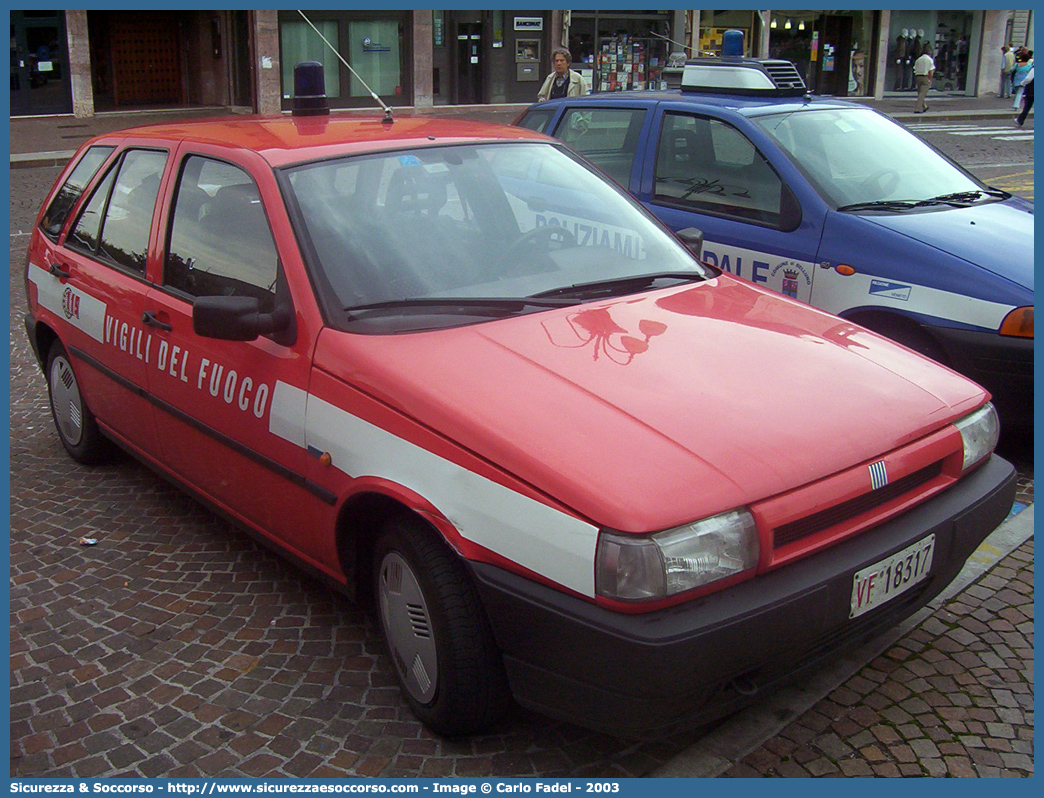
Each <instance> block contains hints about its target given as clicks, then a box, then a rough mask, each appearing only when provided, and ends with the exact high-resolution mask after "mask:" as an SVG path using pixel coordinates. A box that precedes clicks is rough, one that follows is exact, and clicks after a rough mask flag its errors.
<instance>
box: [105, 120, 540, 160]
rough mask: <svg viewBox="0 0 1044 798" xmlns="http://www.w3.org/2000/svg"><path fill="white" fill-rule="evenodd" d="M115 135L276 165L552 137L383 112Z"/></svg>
mask: <svg viewBox="0 0 1044 798" xmlns="http://www.w3.org/2000/svg"><path fill="white" fill-rule="evenodd" d="M111 135H119V136H133V137H135V138H156V139H164V140H175V141H199V142H208V143H212V144H224V145H227V146H231V147H243V148H246V149H249V150H253V151H255V152H257V153H259V154H260V155H261V156H262V157H263V158H264V159H265V160H266V161H268V163H270V164H271V165H272V166H274V167H278V166H285V165H287V164H292V163H300V162H302V161H309V160H314V159H319V158H327V157H331V156H334V155H347V154H353V153H363V152H373V151H379V150H390V149H397V148H400V147H419V146H427V145H430V144H432V143H441V144H446V143H464V142H477V141H518V140H531V141H553V139H550V138H549V137H547V136H544V135H542V134H540V133H534V132H533V131H531V130H526V129H525V128H519V127H510V126H508V125H499V124H494V123H490V122H473V121H468V120H462V119H446V118H444V117H429V116H407V117H401V118H397V119H396V120H395V121H394V122H393V123H391V124H387V123H384V122H382V121H381V117H380V116H351V117H344V116H337V115H331V116H311V117H291V116H283V115H280V116H236V117H218V118H214V119H197V120H188V121H185V122H171V123H164V124H159V125H147V126H143V127H137V128H129V129H127V130H122V131H120V132H119V133H117V134H109V136H111ZM109 136H102V137H100V138H102V139H104V138H109Z"/></svg>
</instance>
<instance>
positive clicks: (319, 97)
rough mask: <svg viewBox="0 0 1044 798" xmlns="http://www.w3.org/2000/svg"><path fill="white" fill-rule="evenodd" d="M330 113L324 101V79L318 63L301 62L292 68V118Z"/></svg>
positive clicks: (321, 67)
mask: <svg viewBox="0 0 1044 798" xmlns="http://www.w3.org/2000/svg"><path fill="white" fill-rule="evenodd" d="M329 113H330V104H329V103H328V102H327V100H326V77H325V76H324V75H323V65H322V64H321V63H319V62H318V61H301V62H300V63H299V64H297V65H295V66H294V100H293V110H292V111H291V115H292V116H323V115H326V114H329Z"/></svg>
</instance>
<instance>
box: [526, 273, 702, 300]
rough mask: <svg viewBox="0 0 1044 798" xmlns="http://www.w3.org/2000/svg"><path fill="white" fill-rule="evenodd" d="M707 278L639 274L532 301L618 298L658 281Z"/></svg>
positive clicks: (570, 287) (571, 288)
mask: <svg viewBox="0 0 1044 798" xmlns="http://www.w3.org/2000/svg"><path fill="white" fill-rule="evenodd" d="M706 279H707V276H706V275H705V274H701V273H699V272H658V273H656V274H639V275H635V276H633V277H616V278H614V279H610V280H594V281H592V282H589V283H576V284H575V285H566V286H563V287H561V288H552V289H551V290H549V291H541V292H540V293H538V294H533V298H534V299H538V298H542V297H560V296H573V297H582V296H592V295H608V296H618V295H624V294H628V293H631V292H633V291H640V290H642V289H643V288H648V287H649V286H651V285H652V284H653V283H655V282H657V281H659V280H678V281H681V282H697V281H702V280H706Z"/></svg>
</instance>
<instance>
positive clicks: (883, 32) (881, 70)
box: [873, 11, 892, 100]
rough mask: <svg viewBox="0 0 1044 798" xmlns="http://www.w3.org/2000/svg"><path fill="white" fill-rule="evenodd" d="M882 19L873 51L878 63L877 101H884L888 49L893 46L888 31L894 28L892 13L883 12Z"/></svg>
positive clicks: (875, 84) (874, 94)
mask: <svg viewBox="0 0 1044 798" xmlns="http://www.w3.org/2000/svg"><path fill="white" fill-rule="evenodd" d="M880 17H881V23H880V26H879V27H878V29H877V43H876V44H875V46H874V49H873V58H874V62H875V63H876V68H875V69H874V86H873V89H874V90H873V97H874V99H875V100H883V99H884V91H885V70H886V69H887V67H888V48H889V47H890V46H891V40H890V36H889V33H888V29H889V28H890V27H891V26H892V12H891V11H882V12H881V15H880Z"/></svg>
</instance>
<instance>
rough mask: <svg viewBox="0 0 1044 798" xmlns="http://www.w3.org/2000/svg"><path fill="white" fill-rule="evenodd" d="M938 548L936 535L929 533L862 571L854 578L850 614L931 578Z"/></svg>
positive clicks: (876, 605) (868, 608) (881, 601)
mask: <svg viewBox="0 0 1044 798" xmlns="http://www.w3.org/2000/svg"><path fill="white" fill-rule="evenodd" d="M934 552H935V535H929V536H928V537H926V538H924V539H923V540H919V541H917V543H914V544H913V545H912V546H907V547H906V548H905V549H903V550H902V551H899V552H896V553H895V554H893V555H892V556H891V557H887V558H885V559H883V560H881V561H880V562H876V563H874V564H873V565H871V566H870V567H868V568H864V569H863V570H862V571H859V572H858V573H857V574H856V575H855V576H854V577H853V578H852V606H851V612H849V614H848V617H849V618H858V617H859V616H860V615H862V614H863V613H864V612H869V611H870V610H872V609H874V608H875V607H880V606H881V605H882V604H884V603H886V602H888V601H891V600H892V599H894V598H895V597H896V596H898V595H900V594H902V593H905V592H906V591H907V590H909V589H910V588H911V587H913V586H914V585H916V584H917V583H918V582H923V581H924V580H925V579H927V578H928V574H929V572H930V571H931V569H932V554H933V553H934Z"/></svg>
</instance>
